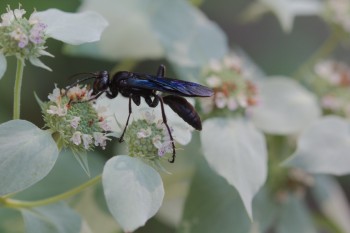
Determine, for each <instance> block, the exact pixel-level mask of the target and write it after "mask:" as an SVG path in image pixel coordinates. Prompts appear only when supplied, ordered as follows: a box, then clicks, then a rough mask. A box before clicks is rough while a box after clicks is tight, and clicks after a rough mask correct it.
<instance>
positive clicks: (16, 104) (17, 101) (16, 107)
mask: <svg viewBox="0 0 350 233" xmlns="http://www.w3.org/2000/svg"><path fill="white" fill-rule="evenodd" d="M23 69H24V60H23V59H21V58H17V69H16V81H15V90H14V98H13V119H14V120H15V119H19V117H20V112H21V88H22V78H23Z"/></svg>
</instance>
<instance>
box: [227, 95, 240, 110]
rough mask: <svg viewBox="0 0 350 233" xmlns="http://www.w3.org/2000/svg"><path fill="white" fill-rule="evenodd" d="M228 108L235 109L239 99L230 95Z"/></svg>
mask: <svg viewBox="0 0 350 233" xmlns="http://www.w3.org/2000/svg"><path fill="white" fill-rule="evenodd" d="M227 108H228V109H229V110H231V111H234V110H236V109H237V108H238V103H237V101H236V100H235V98H234V97H232V96H231V97H229V98H228V100H227Z"/></svg>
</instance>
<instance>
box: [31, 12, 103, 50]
mask: <svg viewBox="0 0 350 233" xmlns="http://www.w3.org/2000/svg"><path fill="white" fill-rule="evenodd" d="M31 17H35V18H39V19H40V20H41V21H42V22H43V23H45V24H46V25H47V29H46V31H45V32H46V34H47V35H48V36H49V37H52V38H54V39H56V40H60V41H63V42H65V43H68V44H73V45H78V44H82V43H87V42H94V41H98V40H99V39H100V37H101V34H102V31H103V30H104V29H105V28H106V27H107V26H108V22H107V21H106V20H105V19H104V18H103V17H102V16H101V15H99V14H97V13H96V12H92V11H90V12H82V13H67V12H63V11H60V10H58V9H48V10H46V11H41V12H35V13H33V14H32V16H31Z"/></svg>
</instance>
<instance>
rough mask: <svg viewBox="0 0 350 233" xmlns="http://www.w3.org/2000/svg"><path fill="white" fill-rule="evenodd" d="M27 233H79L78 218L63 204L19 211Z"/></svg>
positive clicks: (79, 224)
mask: <svg viewBox="0 0 350 233" xmlns="http://www.w3.org/2000/svg"><path fill="white" fill-rule="evenodd" d="M21 212H22V216H23V218H24V223H25V229H26V232H27V233H48V232H50V233H79V232H80V229H81V226H82V221H81V218H80V216H79V215H78V214H77V213H75V212H74V211H73V210H72V209H70V208H69V207H68V206H67V205H66V204H64V203H63V202H61V203H57V204H52V205H47V206H42V207H37V208H32V209H21Z"/></svg>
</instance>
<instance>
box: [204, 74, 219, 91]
mask: <svg viewBox="0 0 350 233" xmlns="http://www.w3.org/2000/svg"><path fill="white" fill-rule="evenodd" d="M206 82H207V84H208V86H209V87H211V88H215V87H218V86H221V85H222V81H221V79H220V78H219V77H218V76H216V75H212V76H210V77H208V78H207V80H206Z"/></svg>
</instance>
